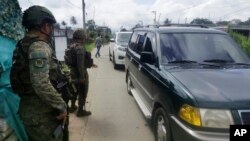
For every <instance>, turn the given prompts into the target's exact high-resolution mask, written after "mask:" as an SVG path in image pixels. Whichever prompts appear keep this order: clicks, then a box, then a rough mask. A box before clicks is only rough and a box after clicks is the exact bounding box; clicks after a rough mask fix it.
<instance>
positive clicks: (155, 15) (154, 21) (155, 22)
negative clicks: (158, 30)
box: [152, 11, 156, 25]
mask: <svg viewBox="0 0 250 141" xmlns="http://www.w3.org/2000/svg"><path fill="white" fill-rule="evenodd" d="M152 13H154V14H155V18H154V24H155V25H156V11H152Z"/></svg>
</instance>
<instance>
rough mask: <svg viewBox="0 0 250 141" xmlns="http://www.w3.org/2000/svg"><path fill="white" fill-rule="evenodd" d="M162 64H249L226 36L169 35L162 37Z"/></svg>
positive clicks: (209, 34) (198, 34) (212, 34)
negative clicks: (185, 62)
mask: <svg viewBox="0 0 250 141" xmlns="http://www.w3.org/2000/svg"><path fill="white" fill-rule="evenodd" d="M160 46H161V55H162V57H161V58H162V59H161V60H162V61H161V62H162V63H164V64H165V63H169V62H178V61H181V60H190V61H193V62H214V63H222V62H223V63H225V62H230V63H232V62H234V63H248V61H249V59H248V57H247V56H246V54H245V53H243V52H242V51H241V49H240V48H239V47H238V46H237V44H236V43H235V42H234V41H232V40H231V38H230V37H228V36H227V35H224V34H216V33H168V34H161V35H160Z"/></svg>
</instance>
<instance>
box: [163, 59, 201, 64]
mask: <svg viewBox="0 0 250 141" xmlns="http://www.w3.org/2000/svg"><path fill="white" fill-rule="evenodd" d="M168 63H182V64H185V63H197V62H196V61H192V60H176V61H170V62H168Z"/></svg>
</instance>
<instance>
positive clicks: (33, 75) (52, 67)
mask: <svg viewBox="0 0 250 141" xmlns="http://www.w3.org/2000/svg"><path fill="white" fill-rule="evenodd" d="M36 37H37V38H38V37H39V35H36V34H28V35H26V37H25V40H22V42H21V44H23V45H25V42H26V41H28V40H29V39H30V40H32V39H34V38H36ZM21 46H22V45H21ZM23 50H24V52H26V53H27V60H26V59H24V60H18V61H20V62H26V63H25V64H26V67H28V68H26V69H25V70H27V71H22V72H21V74H20V75H21V76H26V77H20V79H22V80H21V81H22V82H23V85H25V86H26V87H28V88H30V89H33V92H32V91H31V93H32V94H28V95H27V96H26V94H21V95H23V96H22V98H21V105H20V110H21V111H22V110H24V111H23V112H24V113H25V111H29V110H31V112H29V114H32V111H34V110H37V112H39V113H41V114H42V113H51V112H52V111H55V110H56V111H58V112H59V113H62V112H65V111H66V109H67V108H66V103H65V102H64V101H63V99H62V97H61V95H60V94H59V93H58V92H57V91H56V89H55V88H54V87H53V85H52V84H51V82H50V80H51V79H52V80H53V79H55V78H56V73H57V71H56V68H57V64H56V62H55V61H54V60H53V58H52V53H53V51H52V49H51V47H50V45H49V44H48V43H46V42H45V41H42V40H40V41H39V40H38V41H35V42H33V43H31V44H30V45H29V46H23ZM17 77H18V76H17ZM27 93H30V92H27ZM34 112H35V111H34ZM21 114H22V113H21ZM57 114H58V113H57Z"/></svg>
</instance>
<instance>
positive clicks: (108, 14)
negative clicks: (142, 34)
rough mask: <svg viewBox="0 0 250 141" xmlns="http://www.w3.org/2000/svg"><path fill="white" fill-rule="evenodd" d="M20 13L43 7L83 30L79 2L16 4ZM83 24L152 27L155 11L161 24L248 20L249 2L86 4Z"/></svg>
mask: <svg viewBox="0 0 250 141" xmlns="http://www.w3.org/2000/svg"><path fill="white" fill-rule="evenodd" d="M18 1H19V3H20V6H21V8H22V10H25V9H27V8H28V7H29V6H31V5H41V6H46V7H47V8H48V9H50V10H51V11H52V13H53V14H54V15H55V17H56V19H57V21H58V22H59V23H61V22H62V21H63V20H64V21H66V23H68V25H70V17H71V16H75V17H76V18H77V22H78V25H77V27H82V9H81V7H82V0H18ZM85 3H86V12H87V14H86V20H90V19H94V20H95V21H96V24H97V25H101V26H103V25H106V26H109V27H110V28H111V29H112V30H113V31H114V30H118V29H119V28H120V27H121V26H123V27H125V28H131V27H133V26H134V25H135V24H137V23H139V22H140V23H143V24H144V25H147V24H153V20H154V13H152V11H156V14H157V16H156V17H157V21H158V20H159V22H160V23H163V21H164V20H165V19H166V18H169V19H170V20H171V21H172V23H178V22H179V23H184V22H185V21H187V22H190V21H192V20H193V19H194V18H196V17H199V18H208V19H210V20H212V21H214V22H215V21H219V20H232V19H241V20H242V21H245V20H247V19H248V17H250V0H85Z"/></svg>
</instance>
